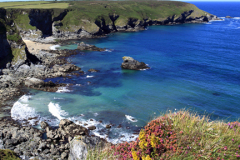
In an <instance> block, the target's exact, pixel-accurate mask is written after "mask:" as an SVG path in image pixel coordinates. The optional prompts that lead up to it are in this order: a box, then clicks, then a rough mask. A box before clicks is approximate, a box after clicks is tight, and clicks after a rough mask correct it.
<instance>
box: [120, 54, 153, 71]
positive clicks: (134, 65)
mask: <svg viewBox="0 0 240 160" xmlns="http://www.w3.org/2000/svg"><path fill="white" fill-rule="evenodd" d="M122 59H123V63H122V65H121V68H122V69H130V70H143V69H149V68H150V67H148V65H146V64H145V63H144V62H139V61H137V60H135V59H133V58H132V57H128V56H124V57H123V58H122Z"/></svg>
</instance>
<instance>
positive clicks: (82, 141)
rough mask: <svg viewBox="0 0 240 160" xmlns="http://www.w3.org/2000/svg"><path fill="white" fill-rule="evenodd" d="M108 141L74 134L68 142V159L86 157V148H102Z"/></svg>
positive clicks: (82, 159)
mask: <svg viewBox="0 0 240 160" xmlns="http://www.w3.org/2000/svg"><path fill="white" fill-rule="evenodd" d="M106 145H108V143H107V142H106V141H104V140H102V139H101V138H99V137H88V136H75V137H74V139H73V140H72V141H71V142H70V153H69V157H68V160H79V159H81V160H84V159H86V158H87V153H88V149H93V148H95V147H96V146H98V147H100V148H103V147H104V146H106Z"/></svg>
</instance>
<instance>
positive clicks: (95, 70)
mask: <svg viewBox="0 0 240 160" xmlns="http://www.w3.org/2000/svg"><path fill="white" fill-rule="evenodd" d="M88 72H99V70H97V69H93V68H91V69H89V70H88Z"/></svg>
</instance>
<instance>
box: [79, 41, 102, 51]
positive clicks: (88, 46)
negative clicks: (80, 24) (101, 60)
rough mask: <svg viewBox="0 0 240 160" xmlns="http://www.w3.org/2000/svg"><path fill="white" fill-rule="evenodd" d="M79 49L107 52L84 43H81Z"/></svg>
mask: <svg viewBox="0 0 240 160" xmlns="http://www.w3.org/2000/svg"><path fill="white" fill-rule="evenodd" d="M77 49H78V50H81V51H105V49H103V48H98V47H96V46H94V45H90V44H86V43H84V42H81V43H79V44H78V47H77Z"/></svg>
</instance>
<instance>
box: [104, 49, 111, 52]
mask: <svg viewBox="0 0 240 160" xmlns="http://www.w3.org/2000/svg"><path fill="white" fill-rule="evenodd" d="M112 51H113V49H105V52H112Z"/></svg>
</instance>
